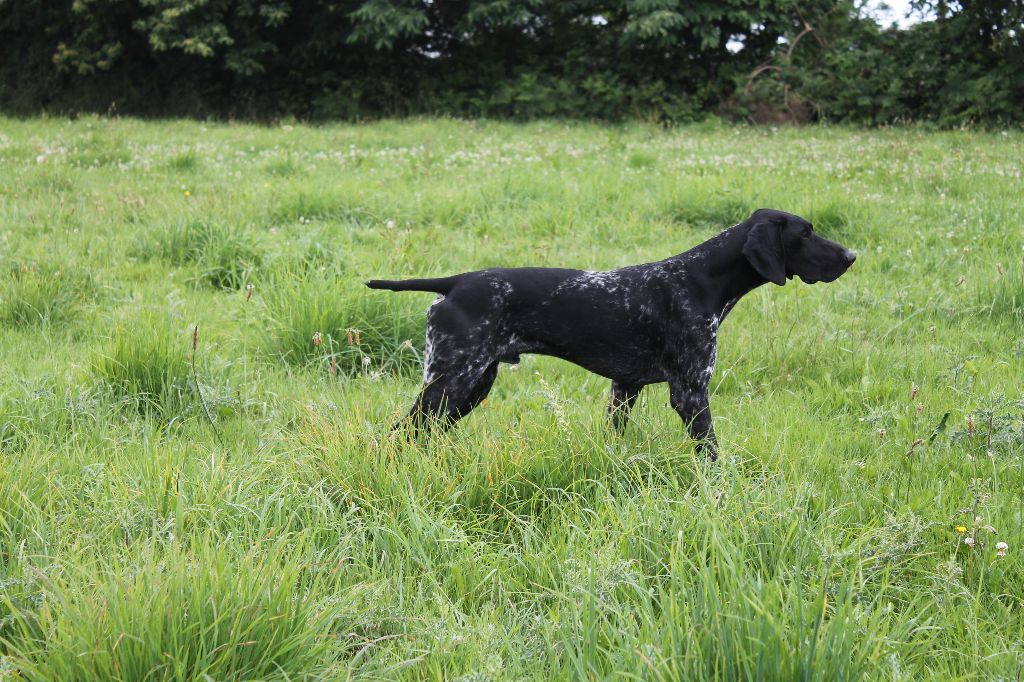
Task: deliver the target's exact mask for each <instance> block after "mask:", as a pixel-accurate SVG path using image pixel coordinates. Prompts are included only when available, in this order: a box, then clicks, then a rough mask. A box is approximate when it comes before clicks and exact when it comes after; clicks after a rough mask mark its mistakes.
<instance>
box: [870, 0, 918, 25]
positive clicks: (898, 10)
mask: <svg viewBox="0 0 1024 682" xmlns="http://www.w3.org/2000/svg"><path fill="white" fill-rule="evenodd" d="M886 6H887V7H888V9H883V7H886ZM867 11H868V13H870V14H873V15H874V16H875V18H876V19H877V20H878V21H879V22H880V23H881V24H882V25H883V26H889V25H890V24H892V23H893V22H896V23H897V24H899V25H900V26H901V27H903V28H906V27H907V26H910V25H911V24H916V23H917V22H919V21H921V20H922V19H923V18H924V17H922V16H921V14H920V13H919V12H914V11H912V10H911V9H910V0H887V1H883V0H868V3H867ZM908 13H910V14H911V16H909V17H908V16H907V14H908Z"/></svg>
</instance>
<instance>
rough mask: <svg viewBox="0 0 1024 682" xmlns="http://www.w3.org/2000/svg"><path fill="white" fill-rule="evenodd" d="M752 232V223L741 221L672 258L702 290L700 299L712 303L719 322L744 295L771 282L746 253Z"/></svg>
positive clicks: (711, 311)
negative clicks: (749, 235) (746, 244)
mask: <svg viewBox="0 0 1024 682" xmlns="http://www.w3.org/2000/svg"><path fill="white" fill-rule="evenodd" d="M749 232H750V226H749V225H748V224H747V223H740V224H739V225H736V226H734V227H730V228H729V229H728V230H726V231H724V232H722V233H720V234H718V235H716V236H714V237H712V238H711V239H709V240H707V241H706V242H704V243H703V244H698V245H697V246H695V247H693V248H692V249H690V250H689V251H686V252H684V253H681V254H679V255H678V256H674V257H673V258H670V259H669V260H670V261H676V262H677V263H678V264H679V265H681V266H683V268H684V269H685V270H686V272H687V282H688V284H689V286H695V287H697V288H699V289H701V294H702V296H701V297H700V300H704V301H707V302H708V311H707V312H709V313H711V314H712V315H715V316H717V317H718V319H719V321H721V320H722V319H724V318H725V316H726V315H727V314H728V313H729V311H730V310H732V307H733V306H734V305H735V304H736V302H737V301H738V300H740V299H741V298H742V297H743V296H745V295H747V294H748V293H750V292H751V291H753V290H754V289H756V288H757V287H759V286H761V285H762V284H767V282H768V280H767V279H765V278H764V276H763V275H761V274H760V273H759V272H757V270H755V269H754V266H752V265H751V264H750V261H748V260H747V257H746V256H745V255H743V245H744V244H745V243H746V241H747V235H748V233H749Z"/></svg>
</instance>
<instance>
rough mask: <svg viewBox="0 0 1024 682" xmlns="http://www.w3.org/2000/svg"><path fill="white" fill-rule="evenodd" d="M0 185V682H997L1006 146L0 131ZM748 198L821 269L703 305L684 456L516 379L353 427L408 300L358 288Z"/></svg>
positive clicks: (583, 240)
mask: <svg viewBox="0 0 1024 682" xmlns="http://www.w3.org/2000/svg"><path fill="white" fill-rule="evenodd" d="M0 164H2V165H0V267H2V274H3V278H2V280H0V680H7V679H12V680H13V679H20V678H24V679H33V680H111V679H118V680H211V679H212V680H232V679H282V680H284V679H287V680H306V679H330V680H335V679H347V678H350V677H351V678H359V679H398V678H401V679H436V680H440V679H451V680H456V679H458V680H492V679H493V680H518V679H552V680H555V679H559V680H560V679H588V680H590V679H649V680H693V679H744V680H779V679H783V680H797V679H799V680H839V679H871V680H876V679H892V680H917V679H958V680H975V679H1004V680H1019V679H1020V678H1021V674H1022V670H1024V564H1022V562H1021V552H1022V550H1024V525H1022V522H1024V496H1022V484H1024V442H1022V441H1024V421H1022V415H1024V404H1022V398H1024V396H1022V392H1021V383H1022V378H1024V340H1022V337H1024V333H1022V330H1024V264H1022V258H1024V239H1022V231H1024V225H1022V220H1021V214H1022V212H1024V199H1022V187H1024V182H1022V177H1021V176H1022V172H1024V135H1022V134H1021V133H1019V132H1010V133H998V132H995V133H978V132H949V133H927V132H922V131H918V130H914V129H904V130H899V129H896V130H878V131H872V132H864V131H855V130H849V129H832V128H810V129H780V130H775V129H767V128H757V129H754V128H732V127H724V126H719V125H712V124H709V125H705V126H699V127H689V128H679V129H675V130H670V131H665V130H661V129H657V128H653V127H643V126H640V125H636V126H630V127H624V128H618V127H596V126H587V125H569V126H566V125H561V124H556V123H541V124H532V125H526V126H517V125H505V124H497V123H468V122H456V121H448V120H432V121H412V122H405V123H396V122H392V123H387V122H386V123H378V124H372V125H364V126H348V125H344V126H342V125H338V126H328V127H320V128H313V127H304V126H300V125H295V126H287V125H286V126H280V127H274V128H261V127H255V126H244V125H218V124H203V123H197V122H164V123H143V122H138V121H131V120H106V119H97V118H85V119H80V120H78V121H75V122H67V121H62V120H39V119H36V120H24V121H19V120H11V119H0ZM761 206H771V207H775V208H781V209H784V210H788V211H792V212H795V213H799V214H801V215H804V216H806V217H808V218H810V219H811V220H812V221H813V222H814V223H815V226H816V227H817V229H818V230H819V231H820V232H822V233H823V234H825V235H826V236H829V237H831V238H834V239H838V240H839V241H841V242H843V243H844V244H845V245H847V246H849V247H851V248H854V249H856V250H857V251H858V252H859V253H860V257H859V259H858V262H857V265H856V267H855V268H854V269H853V270H852V271H851V272H850V273H848V274H847V275H845V276H844V277H842V278H841V279H840V280H838V281H837V282H835V283H833V284H829V285H815V286H808V285H805V284H802V283H797V282H796V281H794V282H792V283H790V284H788V285H787V286H785V287H781V288H780V287H775V286H766V287H762V288H761V289H758V290H757V291H755V292H754V293H753V294H751V295H750V296H749V297H747V298H746V299H744V300H743V301H742V302H741V303H740V304H739V305H738V306H737V308H736V310H735V311H734V312H733V313H732V314H731V316H730V318H729V319H728V321H727V322H726V323H725V325H724V326H723V328H722V334H721V338H720V349H719V360H718V367H717V370H716V372H715V375H714V378H713V380H712V390H713V395H712V408H713V411H714V413H715V416H716V425H717V430H718V434H719V439H720V442H721V446H722V451H723V457H722V458H721V459H720V460H719V462H718V463H716V464H713V465H709V464H707V463H705V462H703V461H701V460H700V459H698V458H697V457H695V455H694V451H693V445H692V443H691V442H690V441H689V440H688V439H687V438H686V437H685V436H684V432H683V429H682V427H681V424H680V423H679V419H678V417H677V416H676V414H675V413H674V412H673V411H672V409H671V408H670V407H669V406H668V394H667V390H666V389H665V387H663V386H658V387H653V389H648V390H647V391H646V392H645V393H644V395H643V396H642V397H641V400H640V403H639V404H638V407H637V410H636V411H635V413H634V417H635V419H634V423H633V424H632V425H631V426H630V428H629V430H628V431H627V433H626V434H625V436H624V437H622V438H619V437H616V436H615V435H613V434H611V433H609V432H608V430H607V429H606V428H605V426H604V409H605V402H606V397H607V391H608V382H607V381H606V380H604V379H601V378H600V377H596V376H594V375H590V374H587V373H586V372H584V371H583V370H581V369H579V368H576V367H574V366H572V365H569V364H567V363H563V362H560V361H558V360H554V359H550V358H542V357H536V356H533V357H524V359H523V361H522V362H521V364H520V365H518V366H517V367H516V368H512V367H509V366H503V369H502V371H501V373H500V374H499V377H498V380H497V383H496V386H495V389H494V390H493V391H492V393H491V395H490V397H489V398H488V400H487V401H486V402H485V404H484V405H483V406H482V407H481V408H480V409H478V410H477V411H476V412H475V413H474V414H473V415H472V417H471V418H469V419H467V420H465V421H464V422H463V423H461V424H460V425H459V427H458V428H457V429H455V430H454V431H452V432H450V433H448V434H446V435H445V434H437V435H435V436H434V437H432V438H431V439H429V440H428V441H426V442H424V443H422V444H410V443H408V442H406V441H404V440H402V439H401V438H396V437H394V436H392V435H391V434H390V433H389V427H390V426H391V424H392V422H393V420H394V419H395V418H396V416H398V415H399V414H400V413H402V412H404V411H405V410H407V409H408V406H409V404H410V403H411V401H412V398H413V397H414V395H415V392H416V390H417V387H418V383H419V378H420V377H419V373H420V371H421V363H420V357H421V351H422V347H423V328H424V311H425V309H426V307H427V306H428V305H429V304H430V302H431V300H432V298H431V295H429V294H415V293H407V294H393V293H388V292H373V291H370V290H367V289H365V288H363V287H362V285H361V282H362V281H364V280H365V279H367V278H369V277H371V276H374V277H376V276H381V277H400V276H414V275H431V274H441V273H451V272H458V271H464V270H471V269H476V268H482V267H486V266H496V265H505V266H516V265H552V266H572V267H581V268H602V269H603V268H611V267H615V266H620V265H627V264H632V263H638V262H643V261H646V260H656V259H661V258H664V257H667V256H669V255H672V254H674V253H678V252H680V251H683V250H685V249H687V248H689V247H691V246H693V245H695V244H696V243H698V242H700V241H703V240H704V239H706V238H708V237H709V236H711V235H713V234H715V233H716V232H718V231H719V230H721V229H723V228H725V227H727V226H729V225H731V224H734V223H736V222H738V221H739V220H741V219H743V218H744V217H746V215H747V214H748V213H749V212H750V211H751V210H752V209H754V208H758V207H761ZM250 284H251V285H252V287H251V288H250V287H249V286H248V285H250ZM196 324H198V338H197V341H198V345H197V350H196V352H195V354H194V356H193V352H192V346H193V329H194V325H196ZM316 332H319V333H320V338H322V339H323V343H322V344H321V345H314V344H313V342H312V339H313V335H314V334H315V333H316ZM407 341H411V343H406V342H407ZM193 358H194V370H193V364H192V360H193ZM513 370H515V371H513ZM193 371H194V375H193ZM196 379H197V380H198V381H196ZM204 403H205V406H204ZM207 413H208V415H207ZM947 414H948V417H945V415H947ZM211 421H212V423H213V426H211ZM214 427H215V428H214ZM968 538H970V539H971V540H972V542H973V544H971V543H968V542H967V540H968ZM999 542H1005V543H1007V545H1008V548H1007V550H1006V551H1005V556H1000V551H999V550H998V549H997V543H999Z"/></svg>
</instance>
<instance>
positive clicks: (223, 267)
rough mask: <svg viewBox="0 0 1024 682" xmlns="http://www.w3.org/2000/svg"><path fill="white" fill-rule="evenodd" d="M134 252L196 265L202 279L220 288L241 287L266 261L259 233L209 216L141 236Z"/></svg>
mask: <svg viewBox="0 0 1024 682" xmlns="http://www.w3.org/2000/svg"><path fill="white" fill-rule="evenodd" d="M134 253H135V254H136V255H138V256H140V257H142V258H160V259H162V260H164V261H166V262H167V263H170V264H172V265H193V266H195V267H196V268H197V274H196V278H197V279H198V281H201V282H205V283H206V284H208V285H210V286H212V287H214V288H216V289H239V288H241V287H242V286H244V285H245V284H246V283H247V282H249V280H250V279H251V278H252V275H253V272H254V271H255V270H256V269H257V268H259V267H260V265H261V264H262V263H263V259H264V254H263V250H262V248H261V247H260V245H259V243H258V242H257V241H256V239H255V237H254V236H253V235H252V234H251V233H249V232H247V231H246V230H244V229H240V228H238V227H233V226H229V225H226V224H224V223H221V222H217V221H211V220H206V219H192V220H186V221H179V222H174V223H172V224H171V225H170V226H168V227H164V228H162V229H160V230H158V231H156V232H155V233H153V234H146V235H145V236H144V237H141V238H140V239H139V240H138V242H137V244H136V246H135V249H134Z"/></svg>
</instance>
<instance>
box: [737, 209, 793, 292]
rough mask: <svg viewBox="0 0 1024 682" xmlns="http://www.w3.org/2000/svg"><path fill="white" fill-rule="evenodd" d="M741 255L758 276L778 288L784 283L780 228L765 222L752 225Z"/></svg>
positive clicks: (784, 266) (783, 259)
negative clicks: (776, 285)
mask: <svg viewBox="0 0 1024 682" xmlns="http://www.w3.org/2000/svg"><path fill="white" fill-rule="evenodd" d="M743 255H744V256H746V258H747V260H748V261H750V264H751V265H753V266H754V269H755V270H757V272H758V274H760V275H761V276H762V277H764V278H765V279H766V280H768V281H769V282H772V283H773V284H778V285H779V286H780V287H781V286H782V285H783V284H785V283H786V257H785V255H784V254H783V252H782V226H781V225H776V224H775V223H773V222H771V221H767V220H762V221H758V222H756V223H754V226H753V227H752V228H750V232H748V233H747V241H746V242H744V244H743Z"/></svg>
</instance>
